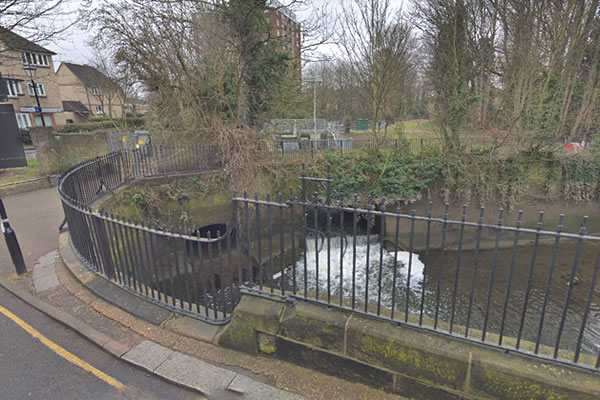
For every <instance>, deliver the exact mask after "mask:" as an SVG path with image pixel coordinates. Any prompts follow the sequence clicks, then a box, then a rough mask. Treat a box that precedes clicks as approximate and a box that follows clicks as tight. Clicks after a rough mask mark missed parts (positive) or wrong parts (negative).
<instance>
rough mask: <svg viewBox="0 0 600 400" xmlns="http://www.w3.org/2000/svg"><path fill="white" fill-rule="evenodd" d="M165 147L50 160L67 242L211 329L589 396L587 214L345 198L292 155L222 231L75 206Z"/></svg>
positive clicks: (429, 379) (475, 379) (453, 381)
mask: <svg viewBox="0 0 600 400" xmlns="http://www.w3.org/2000/svg"><path fill="white" fill-rule="evenodd" d="M167 149H168V148H166V147H165V148H163V153H162V154H161V155H160V157H162V158H158V159H154V158H153V157H154V154H159V153H157V152H152V153H139V154H137V155H136V156H134V157H130V156H129V155H127V154H126V153H120V152H117V153H111V154H109V155H107V156H104V157H99V158H97V159H95V160H91V161H88V162H85V163H82V164H80V165H78V166H76V167H74V168H73V169H71V170H69V171H68V172H67V173H65V174H64V175H63V176H61V179H60V183H59V187H58V190H59V194H60V195H61V200H62V202H63V207H64V210H65V216H66V219H67V222H68V225H69V229H70V232H71V236H70V240H71V243H72V248H73V251H74V252H75V254H76V255H77V257H78V258H79V260H80V261H81V262H82V263H84V264H85V265H86V266H87V267H88V268H89V269H90V270H92V271H94V272H95V273H97V274H100V275H102V276H104V277H106V278H108V279H109V280H111V281H112V282H113V283H114V284H116V285H119V286H121V287H124V288H126V289H127V290H128V291H133V292H135V293H137V294H138V296H141V297H144V298H146V299H148V300H149V301H152V302H153V303H155V304H158V305H161V306H163V307H165V308H168V309H169V310H172V311H176V312H180V313H182V314H184V315H187V316H192V317H194V318H197V319H199V320H202V321H204V322H206V323H208V324H215V325H225V327H224V329H223V330H222V332H221V335H220V339H219V343H220V344H222V345H224V346H228V347H232V348H235V349H238V350H242V351H246V352H250V353H255V354H256V353H258V352H261V353H263V354H274V355H276V356H278V357H281V358H283V359H288V360H291V361H297V362H300V363H303V364H306V365H311V366H313V367H315V368H319V369H323V370H325V371H326V372H328V373H333V374H339V375H342V376H345V377H349V378H351V379H353V380H360V381H363V382H365V383H368V384H371V385H374V386H377V387H381V388H383V389H384V390H389V391H392V392H396V393H401V394H404V395H409V396H412V397H417V398H424V399H425V398H461V397H466V398H471V397H481V396H484V397H485V396H492V397H497V398H509V399H521V398H549V397H550V398H582V399H587V398H590V399H592V398H597V397H598V396H600V383H599V382H600V380H599V379H598V377H599V375H598V374H599V373H600V372H599V371H600V370H599V367H600V348H599V346H598V345H599V342H598V304H599V303H600V301H599V293H598V285H597V282H598V276H599V275H600V237H599V236H593V235H589V234H588V230H587V229H588V223H589V221H588V218H587V217H586V218H584V219H583V220H582V221H581V224H580V227H579V230H578V231H577V232H565V231H563V228H564V222H565V218H564V217H563V216H561V217H560V220H559V223H558V227H557V229H556V230H547V229H543V224H542V219H543V215H541V214H540V216H539V222H538V223H537V225H536V226H535V227H533V228H532V227H528V226H524V224H523V220H524V219H523V215H522V213H521V212H519V213H518V217H517V221H516V223H515V224H507V222H506V219H505V215H504V211H503V210H502V209H501V210H499V212H498V214H497V218H496V221H495V223H489V222H488V221H484V218H483V210H481V213H480V218H479V219H477V220H475V221H472V220H469V219H467V218H466V215H467V208H466V206H465V207H464V208H463V210H462V215H461V217H460V218H459V219H451V218H449V206H448V205H445V207H443V211H442V213H441V214H439V213H437V212H436V213H434V212H433V211H432V210H433V207H432V205H431V204H430V205H429V206H428V208H427V210H426V212H425V213H424V214H421V213H419V214H417V213H416V210H415V208H414V207H413V209H412V210H411V211H410V213H402V212H400V211H399V208H396V209H395V210H394V211H389V210H387V209H386V207H385V204H380V205H378V206H377V207H375V205H374V204H373V202H372V200H371V199H368V200H367V201H366V208H363V206H361V205H359V202H358V200H357V198H356V197H355V198H354V200H351V201H347V200H346V199H345V198H344V196H343V194H336V193H333V191H332V188H331V186H332V185H331V182H332V181H331V178H330V175H328V177H327V178H311V177H307V176H306V175H305V170H304V168H303V170H302V176H301V182H302V188H301V190H300V192H299V193H297V192H294V191H291V192H290V194H289V196H287V197H286V198H284V197H283V196H281V195H279V196H274V197H273V198H271V197H270V196H269V195H267V196H265V198H264V199H263V198H260V197H259V196H258V195H256V196H255V197H254V198H249V197H248V196H247V195H242V196H240V195H238V194H236V193H234V196H233V199H232V211H233V215H232V220H231V222H230V223H228V224H227V225H226V227H227V232H229V234H226V235H221V234H220V229H217V230H218V232H217V233H218V234H217V235H216V236H217V237H215V238H213V237H212V232H211V231H210V230H207V232H206V236H207V237H202V236H201V235H190V234H188V233H186V232H182V231H173V230H160V229H158V228H157V227H155V226H153V225H151V224H147V223H144V222H142V221H137V220H135V219H134V220H133V221H132V220H131V219H129V218H124V217H120V216H113V215H112V214H109V213H108V212H105V211H101V210H94V209H92V208H91V207H90V204H93V203H94V202H95V201H96V200H97V199H99V198H101V197H102V196H104V195H106V194H108V193H112V191H113V190H115V189H117V188H119V187H120V186H122V185H124V184H125V183H127V182H130V181H131V179H132V178H135V177H136V176H147V175H148V174H152V173H155V172H158V173H157V175H158V174H162V172H160V171H166V170H167V169H166V168H164V169H163V168H161V164H160V160H164V159H170V158H169V157H168V156H169V155H168V153H167V151H168V150H167ZM188 150H189V149H186V152H185V153H184V154H186V155H189V157H191V158H185V157H183V159H180V160H178V161H177V162H176V163H173V164H169V165H170V168H177V167H178V166H180V167H181V168H182V169H183V170H184V171H188V170H189V168H193V167H194V166H201V168H204V166H205V165H206V164H205V163H201V162H196V161H195V160H194V157H195V155H196V154H203V153H205V152H206V151H205V150H193V151H188ZM178 156H181V154H179V153H178ZM217 161H218V160H217ZM216 165H218V163H217V164H216ZM139 174H141V175H139ZM313 189H314V192H313V194H312V196H311V195H309V193H310V192H309V190H313ZM334 195H335V197H336V198H335V199H334ZM361 204H364V203H361ZM209 232H210V235H209ZM417 232H419V234H417ZM401 235H402V236H403V238H404V240H403V241H400V239H399V238H400V237H401ZM483 238H485V241H484V240H483ZM484 242H485V243H484Z"/></svg>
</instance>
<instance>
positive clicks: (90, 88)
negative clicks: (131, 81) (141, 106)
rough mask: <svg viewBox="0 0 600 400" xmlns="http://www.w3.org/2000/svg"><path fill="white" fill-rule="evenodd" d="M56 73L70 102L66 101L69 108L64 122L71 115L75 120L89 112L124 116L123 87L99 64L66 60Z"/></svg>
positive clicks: (87, 115) (59, 83)
mask: <svg viewBox="0 0 600 400" xmlns="http://www.w3.org/2000/svg"><path fill="white" fill-rule="evenodd" d="M56 76H57V79H58V85H59V87H60V95H61V97H62V100H63V101H64V102H66V103H69V104H65V105H69V107H68V108H69V111H68V112H66V113H65V115H64V122H68V121H67V120H69V119H71V120H73V122H75V120H79V119H81V118H86V117H87V118H89V117H90V116H106V117H110V118H120V117H121V114H122V113H123V99H124V96H123V91H122V90H121V88H120V87H119V85H117V84H116V83H115V82H114V81H112V80H111V79H110V78H108V77H107V76H106V75H104V74H103V73H102V72H100V71H98V70H97V69H96V68H94V67H92V66H90V65H79V64H73V63H67V62H63V63H61V64H60V66H59V67H58V70H57V71H56ZM82 106H83V107H82ZM84 108H85V109H87V113H85V110H84ZM65 111H67V110H65Z"/></svg>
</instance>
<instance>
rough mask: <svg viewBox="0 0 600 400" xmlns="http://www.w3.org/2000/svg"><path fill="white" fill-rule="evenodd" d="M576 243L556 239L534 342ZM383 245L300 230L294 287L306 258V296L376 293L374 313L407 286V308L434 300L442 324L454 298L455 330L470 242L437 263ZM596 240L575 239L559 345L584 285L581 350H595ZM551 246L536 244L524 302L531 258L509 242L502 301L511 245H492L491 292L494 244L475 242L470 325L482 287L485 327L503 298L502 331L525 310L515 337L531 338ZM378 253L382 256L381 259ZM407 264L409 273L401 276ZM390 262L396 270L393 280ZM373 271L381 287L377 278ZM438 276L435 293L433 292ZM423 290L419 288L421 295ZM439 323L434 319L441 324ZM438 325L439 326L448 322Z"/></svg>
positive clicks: (547, 340)
mask: <svg viewBox="0 0 600 400" xmlns="http://www.w3.org/2000/svg"><path fill="white" fill-rule="evenodd" d="M355 245H356V246H355ZM576 245H577V242H576V241H575V240H571V241H569V240H562V241H561V243H560V246H559V248H558V251H557V258H556V263H555V269H554V272H553V278H552V281H551V284H550V289H549V291H548V296H547V306H546V308H545V317H544V323H543V326H542V329H541V336H540V343H541V344H542V345H547V346H554V345H555V344H556V340H557V334H558V330H559V325H560V322H561V319H562V315H563V311H564V306H565V299H566V296H567V291H568V289H569V286H568V280H569V276H570V273H571V270H572V267H573V262H574V257H575V253H576ZM389 247H390V246H387V248H386V246H385V245H384V248H383V249H382V248H381V244H380V242H379V237H378V236H377V235H370V238H369V239H367V236H366V235H365V236H358V237H356V243H355V242H354V239H353V238H352V236H348V237H339V236H338V237H331V238H330V239H329V243H328V241H327V239H325V238H324V237H323V236H321V237H319V238H317V239H316V240H315V238H314V237H313V238H308V240H307V242H306V264H305V263H304V255H302V256H301V257H300V258H299V260H298V261H297V263H296V264H295V266H294V267H295V269H296V279H297V285H298V288H301V289H299V291H300V292H303V290H304V286H303V285H304V279H305V265H306V282H307V289H308V291H309V293H311V294H310V295H311V296H313V297H314V296H315V295H316V292H317V290H316V289H317V288H318V292H319V299H320V300H325V301H326V300H327V289H328V287H329V289H330V296H331V302H332V303H335V304H339V301H340V300H339V299H340V294H341V293H342V294H343V295H342V298H343V302H344V305H346V306H351V304H352V298H353V296H354V299H355V305H356V307H357V308H361V309H362V308H364V304H365V301H366V302H368V303H369V310H370V311H371V312H373V311H375V310H376V308H375V305H376V304H377V302H378V300H379V299H380V301H381V306H382V314H383V315H387V316H389V315H390V310H391V309H392V305H394V308H395V310H397V312H403V311H404V310H405V307H406V299H407V288H408V303H409V307H408V309H409V313H410V314H416V315H418V314H419V313H420V308H421V299H422V298H423V299H424V302H423V308H424V309H423V313H424V317H425V318H428V319H434V318H435V314H436V305H437V304H439V309H438V318H439V321H440V323H441V324H444V323H449V322H450V320H451V318H452V309H453V306H454V310H455V311H454V324H455V326H456V331H460V326H464V325H465V324H466V322H467V315H468V309H469V299H470V293H471V287H472V285H473V271H474V258H475V252H474V251H473V250H469V251H464V250H463V251H462V252H459V251H457V250H448V249H446V250H445V251H444V252H443V266H442V267H441V268H440V264H441V262H440V261H441V257H442V252H441V251H440V250H439V249H438V250H431V251H429V253H428V254H426V253H425V252H419V253H412V254H411V253H409V252H407V251H398V252H397V255H396V251H395V250H393V249H390V248H389ZM599 248H600V247H599V245H598V244H597V243H583V245H582V249H581V250H582V251H581V257H580V261H579V264H578V271H577V274H576V276H577V279H576V281H577V284H576V285H573V287H572V295H571V300H570V303H569V307H568V310H567V313H566V318H565V322H564V330H563V333H562V337H561V340H560V348H561V349H568V350H570V351H574V350H575V347H576V343H577V338H578V335H579V332H580V330H581V327H582V321H583V315H584V310H585V306H586V303H587V301H588V297H589V296H590V293H592V295H591V308H590V312H589V315H588V319H587V323H586V324H585V327H584V331H583V340H582V351H583V352H584V353H588V354H592V355H594V356H597V355H598V352H599V351H600V289H598V285H596V288H595V291H594V290H593V289H594V288H592V287H591V280H592V276H593V272H594V267H595V263H596V260H597V257H598V250H599ZM354 249H356V251H355V250H354ZM328 253H329V256H328ZM552 254H553V243H545V244H540V245H539V246H538V249H537V253H536V258H535V262H534V263H533V269H532V273H531V286H530V291H529V296H528V299H527V302H525V299H526V293H527V286H528V281H529V277H530V270H531V266H532V255H533V246H532V245H524V246H519V247H518V248H517V250H516V252H515V254H514V259H515V264H514V267H513V277H512V280H511V285H510V291H509V296H508V301H506V293H507V284H508V282H509V279H508V276H509V272H510V264H511V259H512V258H513V250H512V248H506V249H498V251H497V255H496V269H495V273H494V279H493V282H492V287H491V292H490V291H489V285H490V278H491V275H492V265H493V260H494V250H493V249H489V250H480V251H479V257H478V268H477V273H476V276H475V283H474V286H473V287H474V290H473V305H472V311H471V319H470V327H471V328H474V329H479V330H481V329H482V328H483V326H484V320H485V309H486V304H487V302H488V295H489V302H490V311H489V317H488V325H487V330H488V332H490V333H499V332H500V326H501V321H502V315H503V313H504V306H505V302H506V317H505V328H504V335H505V336H512V337H516V336H517V335H518V332H519V328H520V325H521V315H522V314H523V311H524V310H525V318H524V319H523V327H522V340H526V341H530V342H535V341H536V338H537V335H538V332H539V331H540V320H541V315H542V309H543V304H544V298H545V296H546V285H547V282H548V275H549V268H550V264H551V261H552ZM317 258H318V263H317ZM380 259H381V260H382V262H381V263H380ZM459 259H460V263H459ZM394 260H397V261H396V262H395V261H394ZM367 261H368V262H367ZM317 266H318V268H317ZM367 266H368V268H367ZM409 266H410V279H408V277H409ZM290 267H292V266H290ZM395 267H396V268H395ZM317 269H318V274H317ZM353 270H354V272H355V274H354V275H353ZM394 270H396V279H395V286H394ZM440 270H441V273H440ZM380 275H381V290H380V286H379V285H380ZM457 277H458V279H457ZM367 278H368V282H367ZM438 278H439V301H438V295H437V293H438ZM286 281H287V286H291V274H288V276H287V278H286ZM353 284H354V286H353ZM353 287H354V289H353ZM394 288H395V290H394ZM455 289H456V290H455ZM423 291H424V292H425V293H424V296H423ZM455 291H456V300H455V303H454V301H453V297H454V296H453V295H454V293H455ZM490 293H491V294H490ZM453 303H454V304H453ZM398 315H399V314H396V318H401V316H400V317H398ZM440 326H441V327H442V325H440ZM444 326H446V327H447V326H448V325H447V324H446V325H444ZM488 340H489V337H488Z"/></svg>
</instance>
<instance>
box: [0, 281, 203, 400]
mask: <svg viewBox="0 0 600 400" xmlns="http://www.w3.org/2000/svg"><path fill="white" fill-rule="evenodd" d="M0 305H2V307H3V308H4V309H7V310H8V311H10V312H12V313H13V314H16V315H17V316H18V317H19V318H20V319H22V320H24V321H25V322H26V323H27V324H29V325H30V326H31V327H33V329H35V330H37V331H38V332H40V333H41V335H43V336H44V337H46V338H47V339H49V340H50V341H52V342H54V343H55V344H56V345H58V346H60V347H62V348H64V349H66V350H68V351H69V352H70V353H72V354H73V355H74V356H75V357H74V360H75V361H76V359H77V358H79V359H81V360H83V361H85V362H87V363H89V364H90V365H91V366H92V367H94V368H95V369H97V370H99V371H100V372H102V373H104V374H106V375H108V377H112V378H114V379H116V380H118V381H119V382H121V383H122V384H123V385H125V387H124V388H122V389H117V388H116V387H114V386H111V385H110V384H109V383H106V382H105V381H103V380H101V379H99V378H98V377H96V376H94V375H92V373H90V372H88V371H86V370H84V369H82V368H81V367H80V366H78V365H76V364H74V363H73V361H74V360H71V361H69V360H67V359H65V358H64V357H62V356H59V355H58V354H56V352H55V351H53V350H52V349H51V348H50V347H48V346H47V345H45V344H43V343H42V342H41V341H40V340H38V339H36V338H34V337H33V336H32V335H31V334H30V333H28V332H27V331H26V330H25V329H23V327H22V326H20V325H18V323H17V322H15V321H14V320H13V319H11V318H9V317H8V316H7V315H5V313H3V312H2V309H1V308H0V398H1V399H3V400H21V399H43V400H80V399H90V400H104V399H108V400H112V399H148V400H152V399H200V398H202V396H200V395H199V394H197V393H192V392H190V391H187V390H185V389H183V388H180V387H178V386H175V385H172V384H170V383H168V382H166V381H163V380H161V379H160V378H156V377H155V376H153V375H149V374H146V373H145V372H144V371H142V370H140V369H138V368H135V367H133V366H131V365H129V364H127V363H125V362H123V361H121V360H119V359H117V358H115V357H113V356H111V355H110V354H108V353H106V352H104V351H103V350H101V349H100V348H98V347H96V346H95V345H94V344H92V343H90V342H88V341H87V340H85V339H84V338H82V337H81V336H79V335H78V334H77V333H75V332H73V331H71V330H70V329H68V328H66V327H64V326H62V325H61V324H59V323H57V322H56V321H54V320H52V319H50V318H49V317H47V316H46V315H45V314H43V313H41V312H39V311H37V310H35V309H34V308H32V307H30V306H29V305H27V304H25V303H24V302H22V301H21V300H19V299H18V298H16V297H15V296H13V295H12V294H11V293H9V292H7V291H6V290H5V289H4V288H2V287H0Z"/></svg>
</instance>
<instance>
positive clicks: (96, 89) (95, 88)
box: [92, 86, 100, 96]
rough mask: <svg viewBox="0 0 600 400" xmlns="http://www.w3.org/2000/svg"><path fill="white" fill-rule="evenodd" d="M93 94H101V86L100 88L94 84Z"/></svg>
mask: <svg viewBox="0 0 600 400" xmlns="http://www.w3.org/2000/svg"><path fill="white" fill-rule="evenodd" d="M92 94H93V95H94V96H100V88H98V87H96V86H92Z"/></svg>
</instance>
